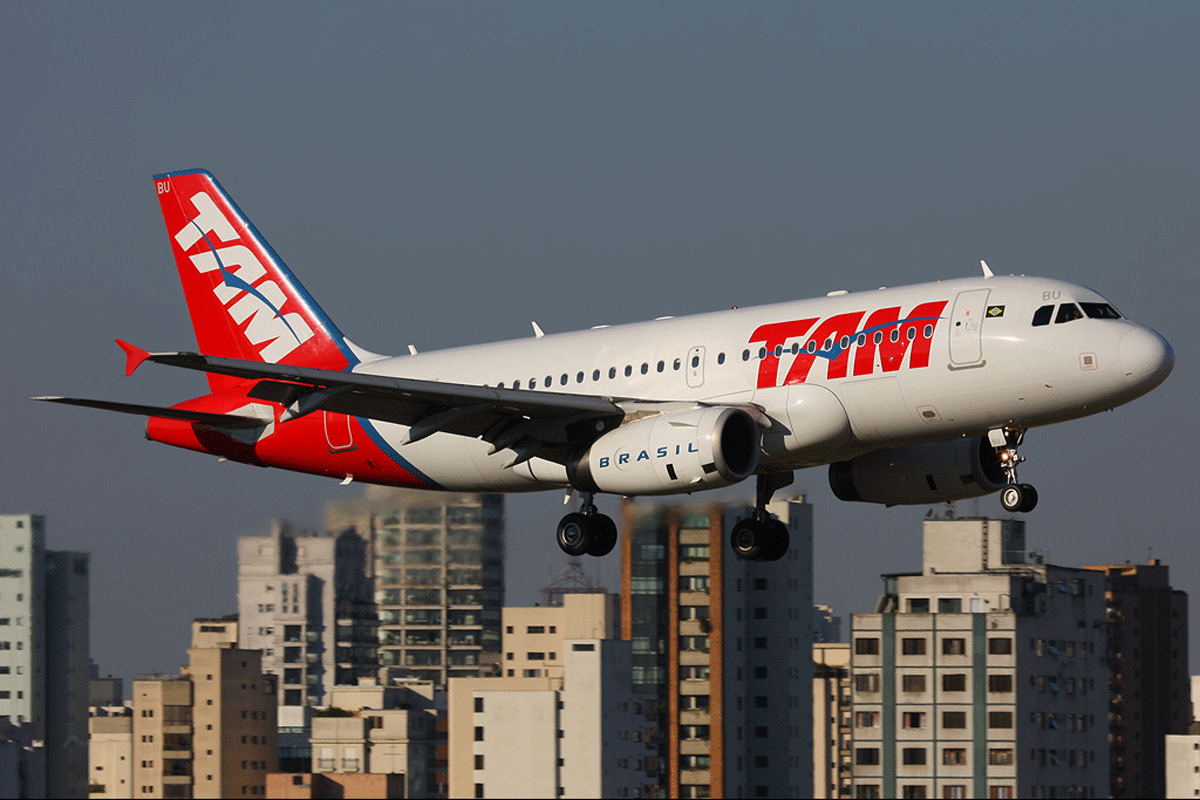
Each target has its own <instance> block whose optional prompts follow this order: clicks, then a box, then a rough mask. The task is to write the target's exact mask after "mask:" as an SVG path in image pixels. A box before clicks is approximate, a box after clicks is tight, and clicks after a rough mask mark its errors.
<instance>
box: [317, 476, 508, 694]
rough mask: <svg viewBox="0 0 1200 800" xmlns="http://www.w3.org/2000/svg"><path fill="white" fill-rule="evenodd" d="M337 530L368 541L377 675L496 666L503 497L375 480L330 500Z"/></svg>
mask: <svg viewBox="0 0 1200 800" xmlns="http://www.w3.org/2000/svg"><path fill="white" fill-rule="evenodd" d="M326 526H327V527H328V528H329V529H330V530H339V531H346V530H350V529H353V530H354V531H356V532H357V533H358V534H359V535H360V536H362V537H363V538H364V539H366V540H367V541H368V543H369V547H370V554H371V564H370V571H371V575H372V577H373V579H374V584H375V601H376V604H377V608H378V619H379V681H380V682H381V683H383V684H387V683H391V682H395V681H404V680H423V681H431V682H433V683H434V684H435V685H437V686H439V687H445V686H446V681H447V680H448V679H449V678H452V677H471V676H478V675H489V674H497V671H498V670H499V669H500V666H499V652H500V609H501V607H502V606H503V605H504V499H503V496H502V495H494V494H462V493H446V492H422V491H418V490H412V489H396V488H391V487H385V486H370V487H367V493H366V496H365V497H364V498H362V499H360V500H350V501H338V502H332V503H330V504H329V505H328V506H327V508H326Z"/></svg>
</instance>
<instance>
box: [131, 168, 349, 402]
mask: <svg viewBox="0 0 1200 800" xmlns="http://www.w3.org/2000/svg"><path fill="white" fill-rule="evenodd" d="M154 187H155V191H156V192H157V193H158V200H159V204H160V206H161V207H162V214H163V220H164V222H165V223H166V225H167V234H168V237H169V238H170V239H171V251H172V253H173V254H174V256H175V265H176V267H177V268H178V269H179V279H180V282H181V283H182V285H183V294H184V297H185V299H186V300H187V306H188V313H189V314H190V315H191V318H192V327H193V328H194V330H195V332H196V344H197V345H198V347H199V350H200V352H201V353H203V354H205V355H213V356H224V357H227V358H240V359H245V360H249V361H263V362H268V363H272V364H294V365H297V366H307V367H317V368H321V369H336V370H342V369H345V368H346V367H347V366H349V365H351V364H353V363H355V362H356V361H357V359H356V358H355V357H354V355H353V353H352V351H351V350H350V348H349V346H348V344H347V343H346V339H345V337H344V336H343V335H342V333H341V331H339V330H338V329H337V326H335V325H334V324H333V321H332V320H330V319H329V317H328V316H326V314H325V312H324V311H322V310H321V308H320V306H318V305H317V303H316V301H315V300H313V298H312V297H311V296H310V295H309V294H308V292H307V291H305V289H304V287H303V286H301V285H300V282H299V281H297V280H296V278H295V276H294V275H292V273H291V271H290V270H289V269H288V268H287V265H286V264H284V262H283V259H281V258H280V257H279V256H278V255H277V254H276V253H275V251H274V250H273V249H272V248H271V246H270V245H269V244H268V243H267V241H266V240H265V239H264V238H263V237H262V235H261V234H260V233H259V232H258V230H257V229H256V228H255V227H254V225H253V224H252V223H251V222H250V220H249V219H247V218H246V216H245V215H244V214H243V213H242V212H241V209H239V208H238V207H237V205H236V204H235V203H234V202H233V199H232V198H231V197H230V196H229V195H228V194H227V193H226V192H225V190H224V189H223V188H222V187H221V185H220V184H219V183H217V180H216V179H215V178H214V177H213V176H212V175H211V174H210V173H208V172H207V171H205V170H199V169H196V170H187V171H183V172H170V173H165V174H163V175H155V176H154ZM236 382H237V379H233V378H228V377H223V376H219V375H210V376H209V384H210V386H211V387H212V389H213V391H219V390H221V389H223V388H227V387H228V386H230V385H231V384H233V383H236Z"/></svg>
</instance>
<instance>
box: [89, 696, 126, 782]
mask: <svg viewBox="0 0 1200 800" xmlns="http://www.w3.org/2000/svg"><path fill="white" fill-rule="evenodd" d="M109 708H112V707H111V706H109ZM94 710H95V711H98V712H104V711H105V709H101V708H99V707H97V708H95V709H94ZM125 711H127V712H128V713H114V714H109V713H96V714H93V715H92V716H91V717H89V718H88V771H89V772H90V774H91V777H90V778H89V784H90V789H89V794H90V797H92V798H104V799H105V800H107V798H125V797H133V709H132V708H129V709H125Z"/></svg>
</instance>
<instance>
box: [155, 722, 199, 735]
mask: <svg viewBox="0 0 1200 800" xmlns="http://www.w3.org/2000/svg"><path fill="white" fill-rule="evenodd" d="M162 730H163V734H164V735H166V734H170V733H176V734H182V735H191V733H192V723H190V722H171V723H164V724H163V729H162Z"/></svg>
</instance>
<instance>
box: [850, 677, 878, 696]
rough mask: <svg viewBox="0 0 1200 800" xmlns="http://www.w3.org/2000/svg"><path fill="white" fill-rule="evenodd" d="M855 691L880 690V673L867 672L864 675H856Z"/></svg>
mask: <svg viewBox="0 0 1200 800" xmlns="http://www.w3.org/2000/svg"><path fill="white" fill-rule="evenodd" d="M854 691H856V692H878V691H879V673H878V672H867V673H865V674H862V675H855V676H854Z"/></svg>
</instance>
